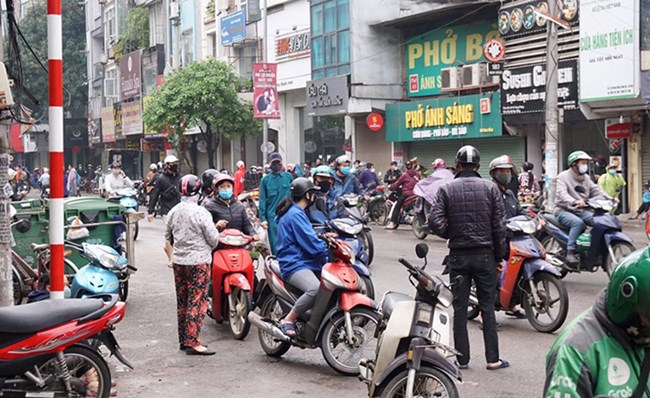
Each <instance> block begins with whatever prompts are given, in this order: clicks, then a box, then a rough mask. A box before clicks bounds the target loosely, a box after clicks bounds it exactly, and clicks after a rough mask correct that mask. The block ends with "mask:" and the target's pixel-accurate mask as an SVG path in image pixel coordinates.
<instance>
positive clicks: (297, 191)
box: [291, 177, 320, 198]
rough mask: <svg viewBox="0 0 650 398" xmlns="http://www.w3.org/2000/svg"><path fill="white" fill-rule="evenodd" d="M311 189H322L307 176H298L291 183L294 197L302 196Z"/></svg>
mask: <svg viewBox="0 0 650 398" xmlns="http://www.w3.org/2000/svg"><path fill="white" fill-rule="evenodd" d="M311 191H320V187H317V186H316V185H314V183H313V182H311V181H309V179H307V178H305V177H298V178H296V179H295V180H293V182H292V183H291V196H293V197H294V198H302V197H303V196H305V194H307V192H311Z"/></svg>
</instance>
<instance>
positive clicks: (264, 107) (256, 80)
mask: <svg viewBox="0 0 650 398" xmlns="http://www.w3.org/2000/svg"><path fill="white" fill-rule="evenodd" d="M277 72H278V64H268V63H260V64H253V101H254V103H253V116H254V117H256V118H258V119H279V118H280V105H279V104H278V90H277V87H276V77H277Z"/></svg>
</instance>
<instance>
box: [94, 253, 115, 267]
mask: <svg viewBox="0 0 650 398" xmlns="http://www.w3.org/2000/svg"><path fill="white" fill-rule="evenodd" d="M119 258H120V256H118V255H116V254H111V253H108V252H105V251H100V252H99V253H98V254H97V261H99V263H100V264H101V265H102V267H104V268H108V269H113V268H114V267H115V266H116V265H117V260H118V259H119Z"/></svg>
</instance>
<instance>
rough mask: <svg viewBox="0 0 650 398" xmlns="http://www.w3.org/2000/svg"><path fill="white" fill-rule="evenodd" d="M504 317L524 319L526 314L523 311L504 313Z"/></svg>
mask: <svg viewBox="0 0 650 398" xmlns="http://www.w3.org/2000/svg"><path fill="white" fill-rule="evenodd" d="M506 315H508V316H510V317H513V318H517V319H526V314H525V313H524V312H523V311H506Z"/></svg>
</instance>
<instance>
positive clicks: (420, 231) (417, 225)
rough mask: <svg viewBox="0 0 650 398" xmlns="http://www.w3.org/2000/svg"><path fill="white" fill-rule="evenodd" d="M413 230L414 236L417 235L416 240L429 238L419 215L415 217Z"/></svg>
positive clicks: (412, 224)
mask: <svg viewBox="0 0 650 398" xmlns="http://www.w3.org/2000/svg"><path fill="white" fill-rule="evenodd" d="M411 228H413V235H415V237H416V238H418V239H420V240H423V239H425V238H426V237H427V233H426V232H425V231H424V225H422V223H421V222H420V217H418V215H417V214H416V215H415V217H413V222H412V223H411Z"/></svg>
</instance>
